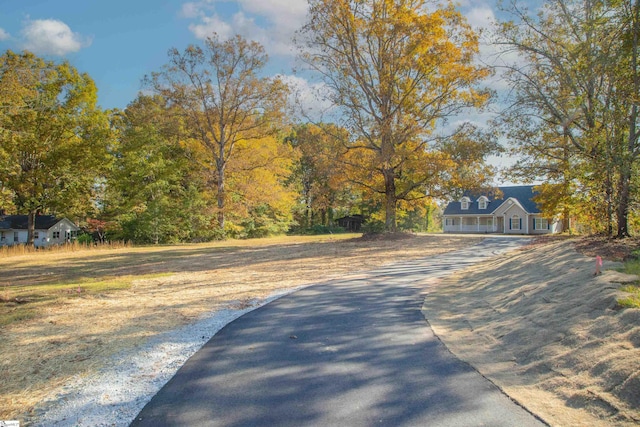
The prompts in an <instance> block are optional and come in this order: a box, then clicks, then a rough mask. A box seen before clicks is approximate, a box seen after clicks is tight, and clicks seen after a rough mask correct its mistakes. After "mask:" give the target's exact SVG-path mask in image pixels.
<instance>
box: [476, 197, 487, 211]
mask: <svg viewBox="0 0 640 427" xmlns="http://www.w3.org/2000/svg"><path fill="white" fill-rule="evenodd" d="M478 209H487V198H486V197H484V196H482V197H480V198H479V199H478Z"/></svg>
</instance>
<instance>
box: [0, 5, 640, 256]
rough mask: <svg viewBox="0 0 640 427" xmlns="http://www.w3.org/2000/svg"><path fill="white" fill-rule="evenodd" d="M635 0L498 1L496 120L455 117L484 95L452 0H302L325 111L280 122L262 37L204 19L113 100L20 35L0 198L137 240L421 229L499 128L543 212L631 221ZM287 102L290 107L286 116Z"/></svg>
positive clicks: (483, 176) (620, 227)
mask: <svg viewBox="0 0 640 427" xmlns="http://www.w3.org/2000/svg"><path fill="white" fill-rule="evenodd" d="M638 9H639V7H638V2H637V1H636V3H635V4H629V3H628V2H623V1H620V2H597V1H593V0H585V1H560V0H556V1H551V2H545V5H544V7H543V8H542V9H540V11H539V12H538V13H537V14H531V13H529V12H528V11H526V10H522V9H520V8H519V6H518V4H517V3H515V2H514V3H513V4H510V5H507V7H506V8H505V11H508V12H510V13H511V14H512V18H511V20H510V21H504V22H502V23H500V24H499V25H498V26H497V28H496V32H495V34H494V35H495V36H496V37H497V38H496V40H495V43H496V44H497V45H502V46H506V47H508V48H509V49H511V50H512V51H514V52H517V57H518V61H517V62H516V63H513V64H508V63H505V67H506V68H507V72H506V73H505V77H504V78H505V79H506V81H507V82H508V83H509V84H510V85H511V88H512V92H511V93H513V94H514V97H513V98H511V99H509V102H511V103H512V104H511V105H510V108H508V109H507V111H506V112H505V113H503V114H501V115H500V116H499V118H498V119H497V120H495V122H494V125H495V127H494V128H489V129H487V128H479V127H478V126H474V125H473V124H472V123H471V122H470V121H469V120H465V119H464V117H465V116H469V115H471V114H473V113H474V112H477V111H479V110H482V109H483V108H486V107H487V106H488V105H490V102H491V100H492V98H493V99H495V98H496V94H495V93H492V92H491V91H489V90H488V89H486V88H484V87H483V82H485V79H487V78H488V77H489V76H491V75H492V73H494V72H495V71H496V70H495V69H493V68H491V67H487V66H485V65H483V64H482V63H481V62H480V61H479V60H478V54H479V35H478V33H477V32H475V31H474V30H473V29H472V28H471V26H470V25H469V24H468V23H467V22H466V20H465V19H464V17H463V16H462V15H461V13H460V12H459V11H458V10H457V9H456V8H455V7H454V6H453V5H451V4H445V5H444V6H439V7H435V6H434V4H432V3H430V2H428V1H426V0H366V1H362V0H359V1H355V0H310V1H309V15H308V20H307V22H306V24H305V25H304V26H303V27H302V28H301V30H300V31H299V32H298V34H297V37H296V44H297V46H298V47H299V49H300V55H299V57H300V59H301V60H302V61H303V62H304V63H305V64H306V65H307V73H309V74H308V75H310V76H311V75H313V76H317V77H318V78H319V79H320V81H321V82H322V84H323V91H324V97H325V100H326V101H329V102H330V103H331V105H332V108H331V109H330V115H329V116H327V117H328V118H329V119H330V120H327V117H323V118H320V119H319V118H318V117H307V118H306V120H303V121H300V120H297V121H296V120H294V116H293V115H292V113H291V111H292V108H291V107H292V105H291V103H290V100H291V98H292V96H291V95H292V94H291V92H292V88H290V87H288V86H287V85H286V84H285V82H284V81H283V79H281V78H279V77H277V76H276V77H265V76H264V75H263V72H264V68H265V66H266V64H267V62H268V57H267V55H266V53H265V51H264V48H263V46H261V45H260V44H259V43H257V42H253V41H248V40H246V39H244V38H243V37H241V36H235V37H233V38H230V39H227V40H221V39H220V38H218V37H217V36H216V35H215V34H214V35H212V36H211V37H209V38H207V39H206V40H205V41H204V42H203V43H202V44H201V45H191V46H189V47H187V48H186V49H184V50H182V51H180V50H178V49H170V50H169V53H168V60H167V63H166V65H165V66H163V67H162V68H161V69H159V70H157V71H156V72H153V73H151V74H150V75H148V76H145V77H144V78H143V82H144V87H145V89H146V90H145V91H144V92H143V93H140V94H139V95H138V97H137V98H136V99H134V100H132V101H131V103H130V104H129V105H128V106H127V107H126V108H125V109H124V110H109V111H104V110H102V109H100V108H99V107H98V106H97V88H96V87H95V84H94V83H93V81H92V79H91V78H90V77H89V76H88V75H86V74H82V73H80V72H78V71H77V70H76V69H75V68H74V67H72V66H71V65H70V64H69V63H68V62H54V61H50V60H46V59H43V58H39V57H37V56H35V55H33V54H32V53H29V52H21V53H15V52H12V51H7V52H5V53H4V54H3V55H2V56H1V57H0V142H1V146H0V207H1V208H2V209H4V210H6V211H11V212H16V213H24V214H28V215H29V217H30V236H32V232H33V223H34V222H33V219H34V218H35V216H36V215H37V214H38V213H54V214H59V215H65V216H68V217H70V218H71V219H73V220H75V221H77V222H78V223H80V224H81V225H84V226H85V227H87V229H89V230H92V231H96V232H100V233H103V234H104V233H105V232H108V235H109V236H111V237H112V238H123V239H127V240H133V241H137V242H143V243H170V242H179V241H202V240H211V239H217V238H225V237H258V236H264V235H269V234H277V233H283V232H286V231H288V230H291V229H298V230H299V231H306V230H309V229H313V228H314V227H316V229H321V228H323V227H330V226H331V225H332V224H333V220H335V219H336V217H337V216H341V215H347V214H351V213H359V214H365V215H366V216H367V217H368V218H370V227H372V228H375V227H376V226H377V227H379V228H380V229H381V230H386V231H395V230H397V229H398V228H400V229H414V230H424V229H426V228H428V227H429V226H430V224H433V216H434V212H435V211H436V210H437V206H436V201H438V200H442V199H445V198H449V197H451V196H452V195H457V194H459V192H460V191H461V190H463V189H478V188H481V187H486V186H488V185H489V184H490V182H491V180H492V179H493V177H494V175H495V170H494V169H495V168H492V167H491V166H489V165H488V164H487V162H486V160H487V157H488V156H489V155H491V154H496V153H499V152H500V151H501V150H502V147H501V145H503V143H504V141H505V140H508V141H510V143H511V144H510V146H511V147H512V149H513V150H514V151H516V152H517V154H518V156H519V158H520V161H519V162H518V163H517V164H516V165H515V166H514V167H513V168H512V170H511V173H512V176H513V177H515V178H520V179H523V180H533V179H540V180H543V181H544V182H545V183H546V184H545V185H542V186H540V190H541V191H540V193H541V196H540V201H541V202H544V203H543V206H544V208H545V209H546V210H547V212H548V214H549V216H555V215H557V214H562V215H564V216H565V217H567V218H570V217H571V218H576V217H579V218H580V220H581V221H583V222H587V223H589V224H590V225H591V226H592V227H594V229H596V230H598V231H600V230H604V231H605V232H608V233H610V234H613V232H614V231H613V230H614V223H615V224H616V226H617V234H618V235H619V236H621V237H622V236H626V235H629V234H630V228H631V226H630V222H629V221H631V225H632V224H633V221H634V220H635V217H634V216H633V214H632V213H633V209H634V207H635V203H636V196H637V190H636V188H637V179H636V175H637V174H635V170H636V168H637V162H636V160H637V157H638V154H639V150H640V148H639V147H638V132H637V130H636V127H637V113H638V111H637V102H638V88H639V85H640V78H639V76H638V75H637V57H636V56H637V37H638V31H637V30H638V27H637V25H638ZM298 117H299V114H298Z"/></svg>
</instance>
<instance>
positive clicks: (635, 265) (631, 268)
mask: <svg viewBox="0 0 640 427" xmlns="http://www.w3.org/2000/svg"><path fill="white" fill-rule="evenodd" d="M637 252H638V251H634V252H632V255H634V258H632V259H630V260H629V261H626V262H625V263H624V265H623V267H622V272H623V273H627V274H636V275H639V276H640V253H637Z"/></svg>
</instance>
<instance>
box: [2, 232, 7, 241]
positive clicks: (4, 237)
mask: <svg viewBox="0 0 640 427" xmlns="http://www.w3.org/2000/svg"><path fill="white" fill-rule="evenodd" d="M5 240H7V236H6V235H5V233H4V231H0V242H4V241H5Z"/></svg>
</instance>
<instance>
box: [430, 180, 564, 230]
mask: <svg viewBox="0 0 640 427" xmlns="http://www.w3.org/2000/svg"><path fill="white" fill-rule="evenodd" d="M535 195H536V192H535V191H534V187H533V186H532V185H521V186H514V187H498V191H490V192H487V193H484V194H482V193H474V192H465V193H464V195H463V196H462V198H461V199H460V200H458V201H455V202H451V203H449V204H448V205H447V207H446V208H445V210H444V214H443V221H442V222H443V228H444V232H445V233H502V234H550V233H560V232H562V222H561V221H559V220H557V219H553V218H546V217H544V216H543V215H542V213H541V212H540V208H539V207H538V205H537V204H536V202H535V201H534V200H533V199H534V197H535Z"/></svg>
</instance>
